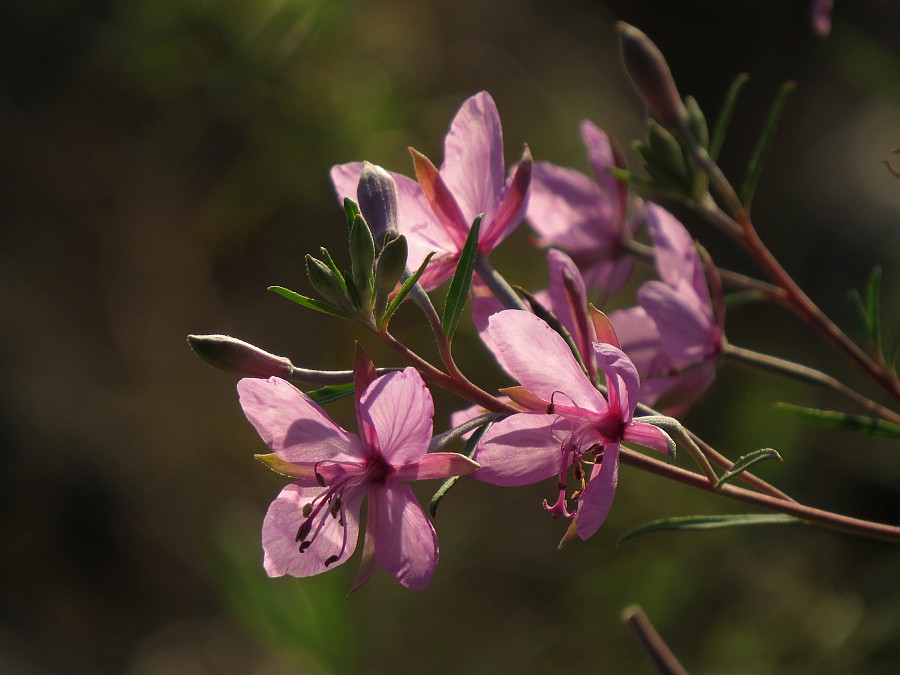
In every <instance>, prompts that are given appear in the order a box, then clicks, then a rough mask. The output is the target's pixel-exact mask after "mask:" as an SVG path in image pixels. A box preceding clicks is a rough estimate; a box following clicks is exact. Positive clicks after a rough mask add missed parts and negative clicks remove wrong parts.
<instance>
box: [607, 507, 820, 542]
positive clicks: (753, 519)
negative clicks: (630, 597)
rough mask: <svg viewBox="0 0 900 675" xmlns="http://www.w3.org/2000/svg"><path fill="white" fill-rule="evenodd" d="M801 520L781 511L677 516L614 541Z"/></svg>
mask: <svg viewBox="0 0 900 675" xmlns="http://www.w3.org/2000/svg"><path fill="white" fill-rule="evenodd" d="M802 522H803V521H802V520H800V519H799V518H795V517H794V516H788V515H785V514H783V513H759V514H756V513H746V514H735V515H716V516H678V517H676V518H662V519H660V520H654V521H651V522H649V523H645V524H644V525H640V526H639V527H636V528H634V529H633V530H629V531H628V532H626V533H625V534H623V535H622V536H621V537H620V538H619V541H618V542H617V543H616V545H618V544H622V543H624V542H626V541H628V540H629V539H634V538H635V537H640V536H642V535H645V534H650V533H651V532H667V531H668V532H677V531H706V530H722V529H725V528H728V527H746V526H748V525H791V524H796V523H802Z"/></svg>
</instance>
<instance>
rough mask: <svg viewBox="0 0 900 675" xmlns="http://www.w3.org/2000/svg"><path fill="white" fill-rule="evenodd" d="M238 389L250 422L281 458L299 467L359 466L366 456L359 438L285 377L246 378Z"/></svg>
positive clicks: (239, 383)
mask: <svg viewBox="0 0 900 675" xmlns="http://www.w3.org/2000/svg"><path fill="white" fill-rule="evenodd" d="M237 389H238V394H239V395H240V402H241V407H242V408H243V409H244V414H245V415H246V416H247V419H248V420H250V423H251V424H252V425H253V426H254V427H256V431H257V432H259V435H260V436H261V437H262V439H263V441H265V443H266V445H268V446H269V447H270V448H271V449H272V451H273V452H275V454H277V455H278V456H279V457H280V458H281V459H283V460H285V461H287V462H293V463H295V464H302V463H311V462H322V461H329V462H349V463H353V464H356V463H358V462H359V461H360V460H362V459H363V458H364V457H366V452H365V449H364V448H363V445H362V443H360V441H359V439H358V438H357V437H356V436H354V435H353V434H351V433H348V432H347V431H345V430H344V429H342V428H341V427H339V426H338V425H337V424H335V423H334V422H332V421H331V418H330V417H328V414H327V413H326V412H325V411H324V410H322V408H320V407H319V406H318V405H317V404H316V403H314V402H313V401H312V400H311V399H310V398H309V397H308V396H306V394H304V393H303V392H301V391H300V390H299V389H297V388H296V387H294V386H292V385H290V384H288V383H287V382H285V381H284V380H282V379H281V378H278V377H270V378H269V379H268V380H260V379H256V378H244V379H243V380H241V381H240V382H238V384H237Z"/></svg>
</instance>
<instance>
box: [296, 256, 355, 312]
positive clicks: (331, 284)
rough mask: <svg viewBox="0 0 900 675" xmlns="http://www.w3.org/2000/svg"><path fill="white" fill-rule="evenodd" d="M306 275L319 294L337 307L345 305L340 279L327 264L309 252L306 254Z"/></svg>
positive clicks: (344, 295) (345, 299)
mask: <svg viewBox="0 0 900 675" xmlns="http://www.w3.org/2000/svg"><path fill="white" fill-rule="evenodd" d="M306 276H307V277H309V283H310V284H312V287H313V288H315V289H316V291H317V292H318V293H319V295H321V296H322V297H323V298H325V299H326V300H328V301H329V302H331V303H334V304H335V305H337V306H338V307H347V305H348V301H347V293H346V291H345V290H344V285H343V284H342V283H341V281H340V279H338V278H337V277H336V276H335V273H334V272H333V271H332V270H331V268H330V267H329V266H328V265H326V264H325V263H323V262H322V261H321V260H319V259H318V258H313V257H312V256H311V255H309V254H307V255H306Z"/></svg>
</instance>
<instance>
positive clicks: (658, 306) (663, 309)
mask: <svg viewBox="0 0 900 675" xmlns="http://www.w3.org/2000/svg"><path fill="white" fill-rule="evenodd" d="M638 301H639V302H640V303H641V307H643V308H644V310H645V311H646V312H647V314H648V315H649V316H650V318H652V319H653V321H654V323H655V324H656V328H657V330H658V331H659V336H660V346H661V349H662V350H663V351H664V352H665V353H666V355H667V356H668V358H669V360H670V361H671V362H672V364H673V365H674V366H675V367H676V368H682V367H685V366H688V365H691V364H693V363H696V362H697V361H700V360H702V359H704V358H707V357H708V356H710V355H711V354H712V353H714V352H715V351H716V349H717V345H718V343H719V341H720V340H721V333H720V331H719V327H718V324H716V321H715V318H714V317H713V316H712V308H711V307H710V306H709V305H708V304H703V303H702V301H701V300H699V299H698V298H697V296H695V295H694V294H693V292H692V289H691V287H690V286H689V285H688V283H687V282H686V281H684V280H682V281H680V282H678V285H677V286H675V287H672V286H667V285H666V284H663V283H661V282H659V281H648V282H647V283H645V284H644V285H643V286H641V288H640V290H639V291H638Z"/></svg>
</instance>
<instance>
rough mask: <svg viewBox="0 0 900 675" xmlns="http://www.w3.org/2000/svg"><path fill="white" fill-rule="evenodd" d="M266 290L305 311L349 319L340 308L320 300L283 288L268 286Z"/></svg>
mask: <svg viewBox="0 0 900 675" xmlns="http://www.w3.org/2000/svg"><path fill="white" fill-rule="evenodd" d="M267 290H270V291H272V292H274V293H278V295H280V296H281V297H283V298H287V299H288V300H290V301H291V302H296V303H297V304H298V305H302V306H303V307H306V308H307V309H312V310H315V311H317V312H321V313H322V314H330V315H331V316H338V317H340V318H342V319H349V318H350V315H349V314H348V313H347V312H345V311H344V310H343V309H341V308H340V307H335V306H334V305H332V304H330V303H327V302H322V301H321V300H316V299H315V298H308V297H306V296H305V295H300V294H299V293H295V292H294V291H292V290H289V289H287V288H284V287H283V286H269V287H268V289H267Z"/></svg>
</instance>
